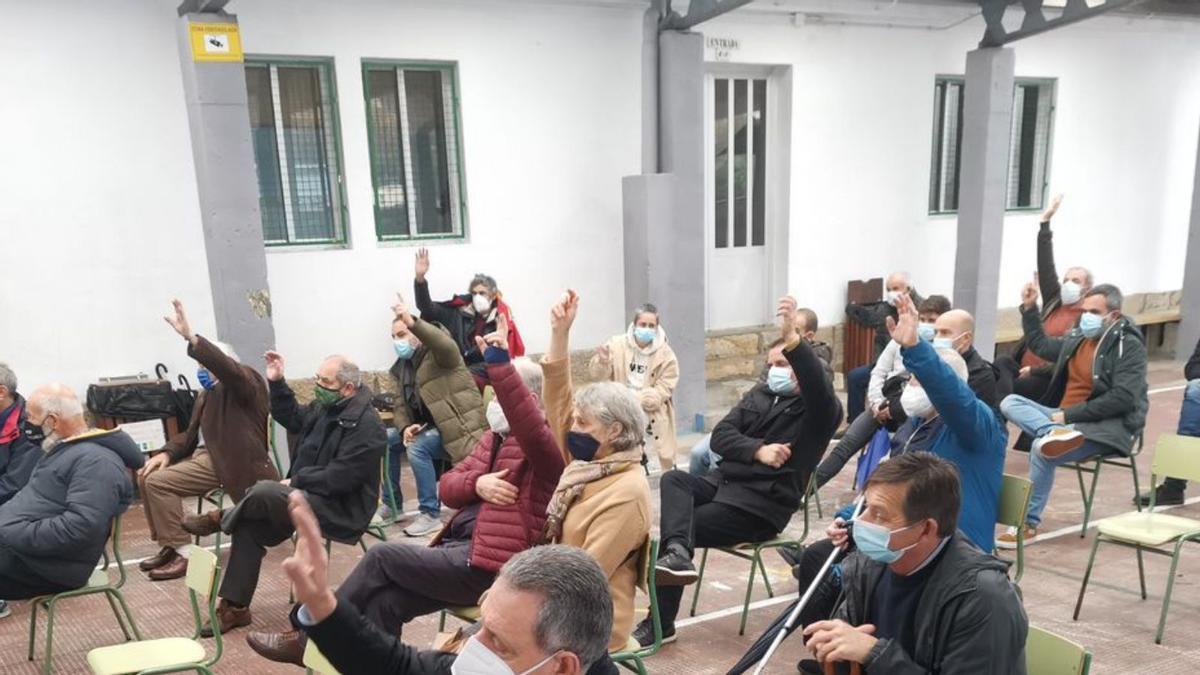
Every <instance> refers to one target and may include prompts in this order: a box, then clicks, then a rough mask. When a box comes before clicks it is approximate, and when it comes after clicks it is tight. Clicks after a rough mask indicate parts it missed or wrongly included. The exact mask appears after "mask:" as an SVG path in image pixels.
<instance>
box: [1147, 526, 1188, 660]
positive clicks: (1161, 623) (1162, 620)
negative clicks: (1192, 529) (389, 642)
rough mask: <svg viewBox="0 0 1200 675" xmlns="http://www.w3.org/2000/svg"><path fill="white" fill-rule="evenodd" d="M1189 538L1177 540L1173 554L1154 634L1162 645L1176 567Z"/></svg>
mask: <svg viewBox="0 0 1200 675" xmlns="http://www.w3.org/2000/svg"><path fill="white" fill-rule="evenodd" d="M1186 541H1187V539H1180V540H1179V541H1177V542H1175V552H1174V553H1173V554H1172V555H1171V572H1170V574H1168V575H1167V592H1166V593H1165V594H1164V595H1163V606H1162V613H1161V614H1159V616H1158V632H1157V633H1156V634H1155V635H1154V644H1156V645H1161V644H1162V638H1163V632H1164V631H1165V630H1166V628H1167V610H1168V609H1170V607H1171V591H1172V590H1173V589H1174V587H1175V568H1176V567H1177V566H1178V565H1179V554H1180V552H1181V551H1182V549H1183V544H1184V542H1186Z"/></svg>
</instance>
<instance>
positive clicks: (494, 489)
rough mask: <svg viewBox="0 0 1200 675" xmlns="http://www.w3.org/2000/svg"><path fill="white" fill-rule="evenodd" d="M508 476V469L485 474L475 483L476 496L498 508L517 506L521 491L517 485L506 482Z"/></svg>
mask: <svg viewBox="0 0 1200 675" xmlns="http://www.w3.org/2000/svg"><path fill="white" fill-rule="evenodd" d="M507 475H508V469H501V470H499V471H497V472H495V473H485V474H483V475H482V476H480V477H479V479H478V480H476V481H475V494H477V495H479V498H480V499H482V500H483V501H485V502H487V503H489V504H495V505H497V506H511V505H513V504H516V503H517V497H519V496H520V495H521V491H520V490H519V489H517V486H516V485H513V484H512V483H510V482H508V481H506V480H504V477H505V476H507Z"/></svg>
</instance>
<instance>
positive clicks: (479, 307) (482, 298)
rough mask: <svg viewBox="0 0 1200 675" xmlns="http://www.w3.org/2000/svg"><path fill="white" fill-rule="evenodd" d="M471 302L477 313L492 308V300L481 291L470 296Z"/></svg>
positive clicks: (482, 312)
mask: <svg viewBox="0 0 1200 675" xmlns="http://www.w3.org/2000/svg"><path fill="white" fill-rule="evenodd" d="M471 304H472V305H474V306H475V312H476V313H477V314H484V313H486V312H487V311H488V310H489V309H491V308H492V300H491V298H489V297H488V296H486V295H484V294H483V293H476V294H475V295H473V296H472V297H471Z"/></svg>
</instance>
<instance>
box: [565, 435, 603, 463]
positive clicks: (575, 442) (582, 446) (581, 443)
mask: <svg viewBox="0 0 1200 675" xmlns="http://www.w3.org/2000/svg"><path fill="white" fill-rule="evenodd" d="M599 449H600V441H598V440H596V439H595V438H594V437H593V436H592V435H591V434H585V433H583V432H581V431H568V432H567V452H569V453H571V456H572V457H574V458H575V459H578V460H579V461H581V462H590V461H592V459H594V458H595V457H596V451H597V450H599Z"/></svg>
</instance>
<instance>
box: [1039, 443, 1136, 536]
mask: <svg viewBox="0 0 1200 675" xmlns="http://www.w3.org/2000/svg"><path fill="white" fill-rule="evenodd" d="M1143 443H1144V438H1143V436H1142V434H1141V433H1140V432H1139V433H1138V435H1137V442H1136V443H1134V444H1133V448H1132V449H1131V450H1130V452H1129V456H1128V457H1125V456H1123V455H1097V456H1095V457H1091V458H1089V459H1085V460H1083V461H1082V462H1067V463H1066V464H1063V465H1062V466H1063V468H1066V469H1075V477H1076V478H1078V479H1079V492H1080V494H1081V495H1082V496H1083V526H1082V527H1081V528H1080V530H1079V538H1080V539H1083V538H1084V537H1086V536H1087V529H1088V521H1090V520H1091V517H1092V505H1093V504H1094V503H1095V501H1096V484H1097V483H1098V482H1099V481H1100V469H1102V468H1104V466H1105V465H1108V466H1115V467H1119V468H1122V469H1129V472H1130V473H1131V474H1132V475H1133V497H1134V504H1135V505H1136V506H1137V510H1138V511H1141V510H1142V505H1141V502H1140V501H1139V500H1138V499H1137V498H1138V496H1139V495H1141V494H1142V489H1141V486H1140V485H1139V484H1138V468H1137V456H1138V455H1139V454H1141V452H1142V445H1143ZM1085 473H1090V474H1092V485H1091V487H1090V488H1087V487H1084V484H1083V474H1085ZM1023 526H1024V523H1022V524H1021V526H1020V527H1023Z"/></svg>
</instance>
